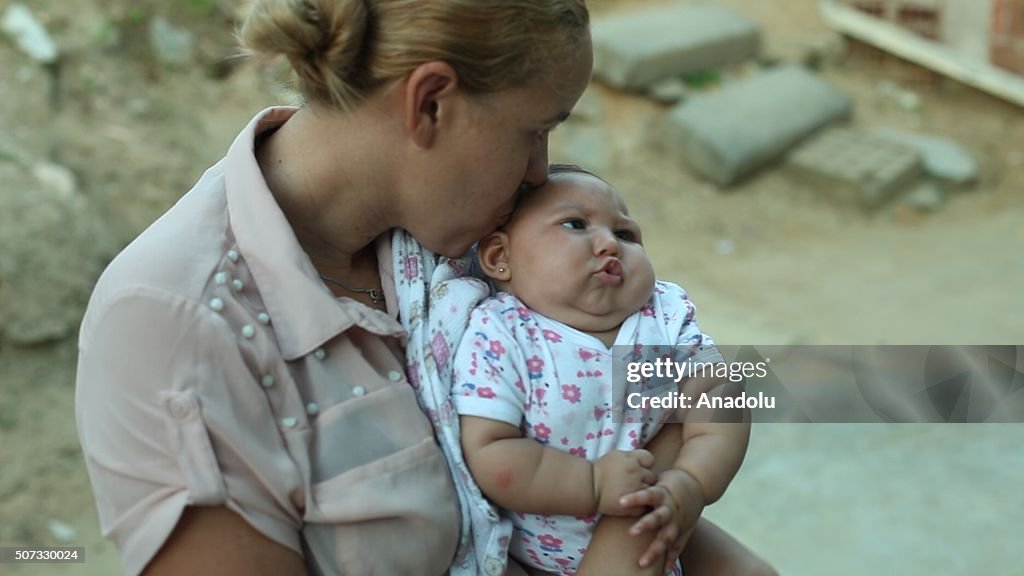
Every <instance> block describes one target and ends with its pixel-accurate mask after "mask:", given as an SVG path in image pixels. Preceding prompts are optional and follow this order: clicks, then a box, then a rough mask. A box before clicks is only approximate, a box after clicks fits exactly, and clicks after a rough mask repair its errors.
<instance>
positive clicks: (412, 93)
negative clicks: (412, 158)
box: [403, 61, 459, 148]
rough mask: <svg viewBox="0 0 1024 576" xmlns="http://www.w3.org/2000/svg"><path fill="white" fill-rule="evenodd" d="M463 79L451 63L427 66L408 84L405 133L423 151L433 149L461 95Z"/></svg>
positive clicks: (422, 66)
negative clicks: (456, 96) (452, 107)
mask: <svg viewBox="0 0 1024 576" xmlns="http://www.w3.org/2000/svg"><path fill="white" fill-rule="evenodd" d="M458 85H459V76H458V74H456V73H455V69H454V68H452V67H451V65H450V64H448V63H447V62H440V61H433V62H425V63H423V64H420V65H419V66H417V67H416V69H415V70H413V71H412V72H411V73H410V74H409V78H408V80H407V81H406V83H405V91H404V94H405V99H404V102H403V105H404V108H405V130H406V132H407V133H408V134H409V135H410V137H411V138H412V140H413V142H415V143H416V145H417V146H419V147H421V148H429V147H430V146H431V145H432V144H433V142H434V139H435V138H436V137H437V130H438V128H439V127H440V126H441V124H442V122H443V121H445V120H447V117H446V113H447V112H448V106H449V104H450V103H451V102H452V100H451V97H452V95H454V94H455V93H456V91H457V88H458Z"/></svg>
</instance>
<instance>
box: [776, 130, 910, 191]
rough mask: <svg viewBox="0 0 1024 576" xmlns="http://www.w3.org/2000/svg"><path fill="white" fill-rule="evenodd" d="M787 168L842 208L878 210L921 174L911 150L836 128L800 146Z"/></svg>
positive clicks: (893, 143)
mask: <svg viewBox="0 0 1024 576" xmlns="http://www.w3.org/2000/svg"><path fill="white" fill-rule="evenodd" d="M786 165H787V169H789V170H791V171H792V172H793V173H794V174H797V175H799V176H802V177H804V178H806V179H808V180H809V182H811V183H812V184H813V185H816V186H819V187H820V188H821V192H822V193H823V194H827V195H828V196H830V197H832V198H833V199H836V200H839V201H840V202H842V203H845V204H854V205H858V206H860V207H863V208H869V209H870V208H877V207H878V206H879V205H881V204H883V203H885V202H886V201H887V200H889V199H890V198H892V196H893V195H894V194H895V193H897V192H899V191H901V190H905V189H906V188H908V187H909V186H910V185H911V184H913V183H914V181H915V180H917V178H918V177H919V176H920V175H921V158H920V156H919V155H918V153H917V150H915V149H914V148H913V147H912V146H909V145H906V144H901V143H899V142H894V141H892V140H888V139H886V138H882V137H880V136H876V135H873V134H869V133H866V132H858V131H856V130H850V129H842V128H837V129H833V130H827V131H825V132H824V133H823V134H821V135H820V136H818V137H815V138H814V139H812V140H810V141H808V142H806V143H804V144H802V145H801V146H800V147H799V148H796V149H795V150H793V151H792V152H791V153H790V154H789V156H788V157H787V160H786Z"/></svg>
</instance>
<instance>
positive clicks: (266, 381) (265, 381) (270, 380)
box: [260, 374, 274, 388]
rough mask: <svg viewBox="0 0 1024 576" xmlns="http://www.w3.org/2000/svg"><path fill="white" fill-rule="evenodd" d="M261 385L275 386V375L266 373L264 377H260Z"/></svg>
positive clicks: (266, 386)
mask: <svg viewBox="0 0 1024 576" xmlns="http://www.w3.org/2000/svg"><path fill="white" fill-rule="evenodd" d="M260 385H261V386H263V387H264V388H270V387H271V386H273V385H274V375H273V374H264V375H263V377H262V378H260Z"/></svg>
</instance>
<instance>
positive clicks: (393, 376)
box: [388, 370, 402, 382]
mask: <svg viewBox="0 0 1024 576" xmlns="http://www.w3.org/2000/svg"><path fill="white" fill-rule="evenodd" d="M401 379H402V373H401V372H399V371H398V370H392V371H391V372H388V380H391V381H392V382H398V381H399V380H401Z"/></svg>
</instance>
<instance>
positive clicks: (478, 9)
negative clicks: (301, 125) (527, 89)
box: [239, 0, 589, 110]
mask: <svg viewBox="0 0 1024 576" xmlns="http://www.w3.org/2000/svg"><path fill="white" fill-rule="evenodd" d="M588 24H589V14H588V12H587V8H586V5H585V4H584V0H254V1H253V7H252V11H251V12H250V14H249V16H248V17H247V18H246V20H245V21H244V23H243V24H242V27H241V30H240V32H239V39H240V41H241V44H242V46H243V47H244V48H245V49H246V50H247V52H248V53H249V54H251V55H256V56H266V57H273V56H278V55H284V56H286V57H287V58H288V60H289V61H290V62H291V65H292V67H293V68H294V70H295V73H296V76H297V82H298V90H299V92H300V93H301V94H302V96H303V97H304V98H305V99H306V100H307V101H310V102H315V103H320V104H333V105H334V106H336V107H338V108H340V109H342V110H350V109H351V108H352V107H353V106H355V105H356V104H357V103H358V102H360V101H361V100H362V99H363V98H364V97H366V96H367V95H368V94H370V93H371V92H372V91H374V90H375V89H377V88H379V87H381V86H384V85H386V84H388V83H390V82H393V81H396V80H399V79H401V78H404V77H405V76H406V75H407V74H408V73H409V72H411V71H412V70H413V69H415V68H416V67H417V66H419V65H420V64H423V63H424V62H430V61H433V60H441V61H444V62H447V63H448V64H449V65H451V66H452V68H454V69H455V72H456V73H457V74H458V76H459V82H460V85H461V86H462V87H463V88H464V89H466V90H468V91H469V92H471V93H489V92H497V91H499V90H502V89H505V88H511V87H515V86H521V85H523V84H525V83H526V82H527V80H529V79H530V78H533V77H543V76H544V75H546V74H547V73H548V72H549V71H551V70H552V69H553V68H554V65H555V64H557V63H559V62H562V61H565V60H566V59H567V58H570V57H571V56H572V53H573V52H574V51H575V50H576V49H577V48H579V47H580V46H581V42H582V41H583V40H585V39H587V38H589V36H588Z"/></svg>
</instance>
